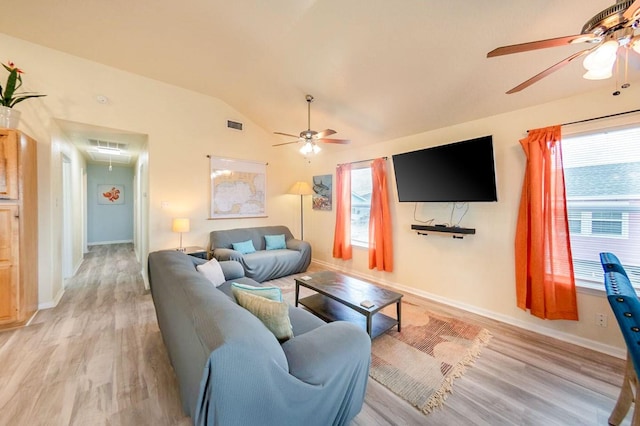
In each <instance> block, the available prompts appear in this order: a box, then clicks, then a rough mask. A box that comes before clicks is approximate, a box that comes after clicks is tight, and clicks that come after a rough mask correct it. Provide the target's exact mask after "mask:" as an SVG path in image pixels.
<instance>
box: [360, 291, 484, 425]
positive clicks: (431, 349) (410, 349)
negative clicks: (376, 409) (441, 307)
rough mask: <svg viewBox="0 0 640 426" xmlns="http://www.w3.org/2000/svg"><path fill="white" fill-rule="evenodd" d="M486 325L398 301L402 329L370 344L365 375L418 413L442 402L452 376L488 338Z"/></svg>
mask: <svg viewBox="0 0 640 426" xmlns="http://www.w3.org/2000/svg"><path fill="white" fill-rule="evenodd" d="M490 339H491V334H490V333H489V331H488V330H486V329H483V328H481V327H478V326H475V325H472V324H469V323H466V322H464V321H461V320H458V319H456V318H450V317H446V316H441V315H436V314H434V313H431V312H429V311H428V310H426V309H425V308H423V307H420V306H416V305H414V304H411V303H408V302H406V301H403V302H402V331H401V332H400V333H398V332H397V331H396V329H395V328H394V329H393V330H390V331H387V332H386V333H385V334H383V335H381V336H379V337H377V338H376V339H374V340H373V342H372V344H371V370H370V373H369V374H370V376H371V377H372V378H373V379H375V380H376V381H378V382H380V383H381V384H382V385H384V386H386V387H387V388H388V389H389V390H391V391H392V392H393V393H395V394H396V395H398V396H400V397H401V398H402V399H404V400H406V401H408V402H409V403H411V404H412V405H413V406H414V407H416V408H418V409H419V410H420V411H422V412H423V413H429V412H431V411H432V410H433V409H434V408H436V407H439V406H441V405H442V404H443V403H444V401H445V399H446V398H447V396H448V395H449V393H450V392H451V390H452V386H453V380H454V379H455V378H457V377H460V376H462V374H463V373H464V372H465V370H466V368H467V367H468V366H469V365H470V364H472V363H473V362H474V360H475V359H476V358H477V357H478V356H479V355H480V350H481V349H482V348H483V347H484V346H486V345H487V344H488V343H489V340H490Z"/></svg>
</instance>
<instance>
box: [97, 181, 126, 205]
mask: <svg viewBox="0 0 640 426" xmlns="http://www.w3.org/2000/svg"><path fill="white" fill-rule="evenodd" d="M98 204H111V205H115V204H124V185H115V184H104V185H98Z"/></svg>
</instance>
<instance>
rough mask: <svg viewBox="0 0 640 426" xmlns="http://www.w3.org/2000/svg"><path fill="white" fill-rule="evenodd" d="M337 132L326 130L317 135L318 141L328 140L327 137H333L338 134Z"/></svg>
mask: <svg viewBox="0 0 640 426" xmlns="http://www.w3.org/2000/svg"><path fill="white" fill-rule="evenodd" d="M336 133H337V132H336V131H335V130H331V129H325V130H323V131H321V132H318V133H316V139H322V138H326V137H327V136H331V135H334V134H336Z"/></svg>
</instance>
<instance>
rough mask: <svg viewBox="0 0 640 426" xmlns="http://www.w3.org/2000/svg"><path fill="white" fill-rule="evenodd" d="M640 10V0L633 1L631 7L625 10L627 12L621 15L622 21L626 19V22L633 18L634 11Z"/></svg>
mask: <svg viewBox="0 0 640 426" xmlns="http://www.w3.org/2000/svg"><path fill="white" fill-rule="evenodd" d="M638 9H640V0H636V1H634V2H633V3H632V4H631V6H629V7H628V8H627V10H625V11H624V13H623V14H622V16H623V17H624V19H626V20H627V21H628V20H630V19H632V18H633V15H635V14H636V11H637V10H638Z"/></svg>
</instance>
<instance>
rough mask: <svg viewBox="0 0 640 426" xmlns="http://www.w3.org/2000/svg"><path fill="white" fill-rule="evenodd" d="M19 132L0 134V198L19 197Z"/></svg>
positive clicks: (10, 198) (15, 198)
mask: <svg viewBox="0 0 640 426" xmlns="http://www.w3.org/2000/svg"><path fill="white" fill-rule="evenodd" d="M18 174H19V172H18V134H17V133H16V132H2V134H0V199H8V200H17V199H18Z"/></svg>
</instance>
